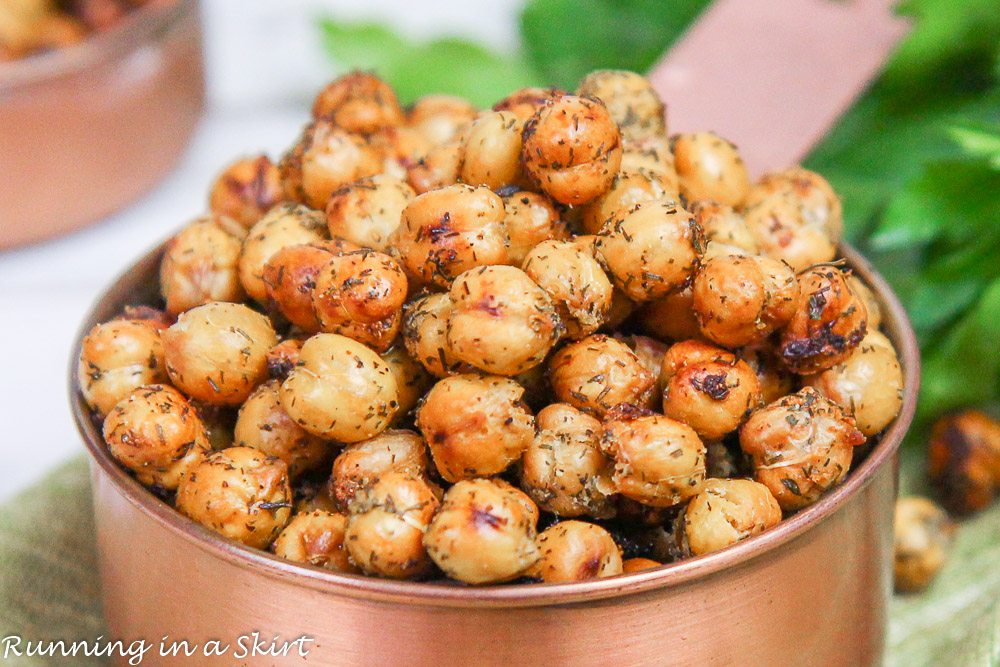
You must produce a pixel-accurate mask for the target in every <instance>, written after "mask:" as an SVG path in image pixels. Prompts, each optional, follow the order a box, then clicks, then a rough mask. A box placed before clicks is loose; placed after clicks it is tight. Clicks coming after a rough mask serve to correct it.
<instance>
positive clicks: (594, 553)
mask: <svg viewBox="0 0 1000 667" xmlns="http://www.w3.org/2000/svg"><path fill="white" fill-rule="evenodd" d="M535 542H536V543H537V544H538V551H539V552H540V553H541V557H540V558H539V559H538V562H537V563H535V565H534V566H533V567H532V568H531V571H530V575H531V576H534V577H536V578H538V579H541V580H542V581H544V582H546V583H557V582H567V581H587V580H588V579H598V578H600V577H613V576H615V575H618V574H622V572H623V571H624V570H623V569H622V552H621V549H619V548H618V545H617V544H616V543H615V539H614V538H613V537H611V533H609V532H608V531H606V530H604V529H603V528H601V527H600V526H597V525H595V524H592V523H587V522H586V521H560V522H559V523H557V524H554V525H552V526H549V527H548V528H546V529H545V530H543V531H542V532H541V533H539V535H538V537H537V538H536V540H535Z"/></svg>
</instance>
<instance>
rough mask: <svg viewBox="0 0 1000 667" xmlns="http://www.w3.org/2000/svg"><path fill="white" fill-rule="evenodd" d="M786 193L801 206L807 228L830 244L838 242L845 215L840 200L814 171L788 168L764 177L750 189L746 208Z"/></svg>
mask: <svg viewBox="0 0 1000 667" xmlns="http://www.w3.org/2000/svg"><path fill="white" fill-rule="evenodd" d="M776 192H780V193H788V194H791V195H793V196H794V197H796V198H797V199H798V200H799V201H800V202H801V203H802V213H803V215H804V216H805V218H806V220H807V221H808V223H809V224H810V225H813V226H816V227H819V228H820V229H822V230H823V232H824V234H825V235H826V236H827V238H829V239H830V240H831V241H832V242H833V243H837V242H839V241H840V237H841V235H842V234H843V231H844V212H843V208H842V206H841V204H840V197H838V196H837V193H836V192H834V191H833V188H832V187H831V186H830V183H829V182H828V181H827V180H826V179H825V178H823V177H822V176H820V175H819V174H817V173H816V172H814V171H809V170H808V169H803V168H802V167H791V168H789V169H785V170H783V171H776V172H772V173H770V174H765V175H764V176H762V177H761V179H760V180H759V181H757V184H756V185H754V186H753V187H752V188H751V189H750V193H749V195H748V196H747V200H746V202H745V204H744V205H745V206H746V207H747V208H749V207H751V206H754V205H755V204H757V203H759V202H761V201H763V200H764V199H766V198H768V197H769V196H771V195H772V194H774V193H776Z"/></svg>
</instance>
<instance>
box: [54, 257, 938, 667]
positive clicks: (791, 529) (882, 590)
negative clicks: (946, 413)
mask: <svg viewBox="0 0 1000 667" xmlns="http://www.w3.org/2000/svg"><path fill="white" fill-rule="evenodd" d="M841 250H842V252H843V255H844V256H845V257H846V258H847V260H848V263H849V265H850V266H852V267H853V268H854V269H855V271H856V272H857V273H858V274H859V275H860V276H861V277H862V278H864V279H865V280H866V281H867V282H868V283H869V284H870V285H871V286H872V287H873V289H874V291H875V292H876V294H877V295H878V297H879V298H880V299H881V301H882V304H883V306H884V309H885V313H884V318H883V322H884V324H883V327H884V330H885V332H886V334H887V335H888V336H889V338H891V339H892V341H893V343H894V344H895V345H896V348H897V350H898V351H899V356H900V360H901V362H902V365H903V369H904V373H905V395H904V398H903V408H902V412H901V413H900V415H899V416H898V417H897V419H896V420H895V422H894V423H893V424H892V425H890V427H889V428H888V429H887V431H886V432H885V434H884V435H883V436H882V438H881V439H880V440H879V441H878V442H877V443H876V444H875V445H874V446H873V447H872V448H871V450H870V451H869V452H868V454H867V456H866V457H865V458H864V460H862V461H861V462H860V463H859V464H858V465H857V466H856V467H855V468H854V469H853V471H852V472H851V474H850V476H849V477H848V478H847V480H846V481H845V482H844V483H843V484H842V485H841V486H839V487H838V488H836V489H834V490H833V491H831V492H830V493H828V494H827V495H826V496H825V497H824V498H823V499H822V500H821V501H820V502H818V503H817V504H815V505H813V506H812V507H809V508H807V509H805V510H803V511H801V512H799V513H798V514H796V515H794V516H792V517H791V518H789V519H787V520H785V521H783V522H782V523H781V524H779V525H778V526H777V527H775V528H773V529H771V530H769V531H767V532H765V533H764V534H762V535H759V536H756V537H753V538H750V539H748V540H745V541H743V542H740V543H738V544H736V545H734V546H732V547H730V548H728V549H724V550H722V551H718V552H715V553H712V554H708V555H706V556H701V557H698V558H691V559H688V560H685V561H682V562H679V563H675V564H671V565H666V566H663V567H660V568H658V569H655V570H648V571H645V572H640V573H636V574H629V575H623V576H619V577H613V578H608V579H601V580H595V581H590V582H583V583H575V584H526V585H509V586H490V587H482V588H473V587H467V586H458V585H454V586H449V585H442V584H428V583H412V582H396V581H387V580H381V579H375V578H368V577H362V576H354V575H344V574H337V573H333V572H329V571H326V570H321V569H318V568H313V567H307V566H300V565H297V564H293V563H290V562H288V561H284V560H281V559H279V558H277V557H275V556H272V555H270V554H267V553H264V552H261V551H256V550H253V549H249V548H246V547H243V546H242V545H239V544H236V543H233V542H230V541H228V540H225V539H223V538H221V537H219V536H218V535H216V534H215V533H212V532H210V531H208V530H206V529H204V528H202V527H201V526H199V525H197V524H195V523H193V522H192V521H189V520H188V519H187V518H185V517H183V516H181V515H180V514H178V513H177V512H175V511H174V510H173V509H172V508H171V507H169V506H168V505H166V504H165V503H163V502H161V501H160V500H158V499H156V498H155V497H154V496H153V495H152V494H151V493H150V492H149V491H147V490H146V489H145V488H143V487H142V486H141V485H140V484H138V483H137V482H136V481H135V480H134V479H132V478H131V477H130V476H129V475H128V474H126V473H125V472H124V471H123V470H122V469H121V468H119V467H118V465H117V464H116V463H115V462H114V461H113V460H112V459H111V457H110V456H109V455H108V452H107V449H106V448H105V446H104V443H103V441H102V439H101V434H100V430H99V428H98V427H97V426H95V424H94V423H93V421H92V418H91V415H90V413H89V410H88V409H87V407H86V405H85V404H84V402H83V400H82V399H81V398H80V396H79V393H78V392H77V391H76V386H77V383H76V378H75V372H76V371H75V369H76V364H75V362H74V363H73V364H71V367H72V369H73V370H72V371H71V377H70V388H71V389H70V391H71V395H72V405H73V412H74V416H75V419H76V423H77V425H78V427H79V429H80V433H81V434H82V435H83V439H84V441H85V443H86V446H87V450H88V451H89V453H90V457H91V478H92V481H93V493H94V512H95V515H96V525H97V544H98V550H99V561H100V574H101V582H102V587H103V602H104V613H105V615H106V617H107V621H108V628H109V631H110V634H111V636H113V637H116V638H123V639H127V640H135V639H139V638H145V639H147V640H149V641H152V642H154V643H158V642H159V641H160V638H161V637H163V636H164V635H167V636H169V637H170V638H171V639H173V640H178V639H186V640H188V641H189V642H191V643H192V644H193V645H194V644H199V645H200V644H203V643H204V642H205V641H208V640H221V641H223V642H225V643H230V644H232V646H231V652H230V653H229V654H227V656H225V657H222V658H216V660H218V664H232V663H233V662H234V661H236V660H234V659H235V658H236V654H234V653H233V651H238V650H239V645H238V644H237V643H236V642H237V641H238V638H239V637H241V636H246V635H248V634H249V633H252V632H259V633H260V637H261V639H262V640H263V641H264V642H265V644H266V645H268V646H269V645H270V641H271V639H272V638H273V637H274V636H275V635H279V636H280V637H281V638H282V639H283V640H289V639H294V638H297V637H299V636H301V635H308V636H309V637H312V638H314V640H315V641H314V642H313V643H311V644H309V645H308V647H309V648H310V652H309V655H308V662H309V663H310V664H317V665H359V664H365V665H404V664H405V665H436V666H439V665H453V664H456V665H458V664H461V665H484V664H547V665H564V664H565V665H608V664H612V665H618V664H621V665H640V664H641V665H664V664H677V665H682V664H683V665H724V664H727V665H728V664H738V665H790V664H802V663H808V664H810V665H813V666H815V667H819V666H823V665H831V666H832V665H875V664H880V663H881V658H882V653H883V647H884V637H885V625H886V608H887V604H888V601H889V597H890V595H891V588H892V516H893V505H894V501H895V497H896V486H897V477H898V468H897V449H898V447H899V444H900V442H901V440H902V439H903V436H904V434H905V433H906V430H907V428H908V427H909V425H910V422H911V420H912V418H913V412H914V409H915V407H916V398H917V388H918V384H919V373H920V369H919V357H918V349H917V343H916V340H915V338H914V336H913V331H912V329H911V328H910V324H909V322H908V321H907V318H906V314H905V312H904V311H903V308H902V306H901V305H900V304H899V301H898V300H897V299H896V297H895V296H894V295H893V294H892V292H891V290H890V289H889V287H888V285H887V284H886V283H885V281H884V280H883V279H882V278H881V276H879V275H878V274H877V273H876V272H875V271H874V270H873V269H872V268H871V266H870V265H869V264H868V263H867V262H866V261H865V260H864V259H863V258H862V257H861V256H860V255H859V254H858V253H857V251H855V250H854V249H852V248H850V247H847V246H845V247H843V248H842V249H841ZM160 253H161V250H156V251H154V252H152V253H150V254H149V255H147V256H146V257H144V258H142V259H141V260H140V261H139V262H137V263H136V264H135V265H133V266H132V267H131V268H129V269H128V271H127V272H126V273H125V274H123V275H122V277H121V278H119V279H118V280H117V281H116V282H115V283H114V284H113V285H112V286H111V287H110V289H108V291H107V292H106V293H105V294H104V295H103V297H102V298H101V299H100V301H99V302H98V303H97V305H96V306H95V307H94V309H93V310H92V311H91V313H90V315H89V316H88V318H87V320H86V322H84V324H83V328H82V330H81V332H80V336H79V338H82V337H83V334H84V333H86V331H87V330H89V329H90V327H91V326H93V325H94V324H96V323H97V322H102V321H106V320H108V319H110V318H112V317H113V316H115V315H117V314H118V313H120V312H121V310H122V308H123V307H124V306H125V305H131V304H138V303H155V302H156V301H157V299H158V298H159V297H158V286H157V267H158V264H159V258H160ZM78 345H79V343H78ZM78 352H79V348H78V347H77V349H76V350H75V351H74V357H73V358H74V359H75V358H76V354H77V353H78ZM250 645H251V644H247V646H250ZM296 656H297V654H296V652H295V649H293V650H292V652H291V655H290V656H289V657H288V658H280V657H279V658H275V657H272V656H261V655H258V656H257V657H252V656H248V657H246V658H245V659H242V660H238V661H239V662H240V664H255V665H256V664H260V665H270V664H291V663H297V662H301V659H300V658H298V657H296ZM169 662H170V661H169V660H167V659H166V658H157V664H162V663H167V664H169ZM196 662H197V663H198V664H202V663H205V662H211V661H210V660H208V659H206V658H204V657H200V658H198V660H197V661H196Z"/></svg>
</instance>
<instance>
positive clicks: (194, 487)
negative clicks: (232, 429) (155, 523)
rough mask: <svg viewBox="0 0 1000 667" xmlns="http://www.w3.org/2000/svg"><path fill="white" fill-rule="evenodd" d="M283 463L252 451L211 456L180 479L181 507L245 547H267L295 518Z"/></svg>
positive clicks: (226, 451)
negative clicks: (292, 517) (290, 520)
mask: <svg viewBox="0 0 1000 667" xmlns="http://www.w3.org/2000/svg"><path fill="white" fill-rule="evenodd" d="M291 507H292V489H291V487H290V486H289V484H288V469H287V468H286V467H285V462H284V461H282V460H281V459H278V458H276V457H273V456H266V455H265V454H264V453H263V452H259V451H257V450H256V449H251V448H249V447H230V448H229V449H223V450H222V451H219V452H214V453H212V454H209V455H208V456H207V457H206V458H204V459H202V460H201V461H200V462H199V463H197V464H196V465H195V466H194V467H192V468H191V472H190V474H188V475H187V476H186V477H184V478H182V479H181V483H180V486H179V487H178V488H177V509H178V510H179V511H180V512H181V514H184V515H185V516H187V517H189V518H191V519H194V520H195V521H197V522H198V523H200V524H201V525H203V526H205V527H206V528H209V529H211V530H214V531H215V532H217V533H219V534H221V535H224V536H225V537H228V538H229V539H231V540H236V541H237V542H242V543H243V544H246V545H247V546H251V547H256V548H258V549H266V548H267V547H268V546H270V544H271V542H273V541H274V538H276V537H277V536H278V534H279V533H280V532H281V531H282V529H283V528H284V527H285V524H287V523H288V520H289V519H290V518H291V515H292V510H291Z"/></svg>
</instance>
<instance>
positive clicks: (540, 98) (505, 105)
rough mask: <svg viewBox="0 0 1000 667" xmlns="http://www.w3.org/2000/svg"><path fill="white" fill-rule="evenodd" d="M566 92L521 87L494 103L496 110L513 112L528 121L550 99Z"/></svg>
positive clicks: (555, 89)
mask: <svg viewBox="0 0 1000 667" xmlns="http://www.w3.org/2000/svg"><path fill="white" fill-rule="evenodd" d="M565 94H566V91H564V90H559V89H558V88H535V87H529V88H521V89H520V90H515V91H514V92H513V93H511V94H510V95H508V96H507V97H505V98H503V99H502V100H500V101H499V102H497V103H496V104H494V105H493V110H494V111H507V112H510V113H513V114H514V115H515V116H517V117H518V118H519V119H521V120H522V121H526V120H528V119H529V118H531V117H532V116H534V115H535V113H536V112H537V111H538V110H539V109H540V108H542V106H543V105H544V104H545V103H546V102H548V101H549V100H555V99H558V98H560V97H562V96H563V95H565Z"/></svg>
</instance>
